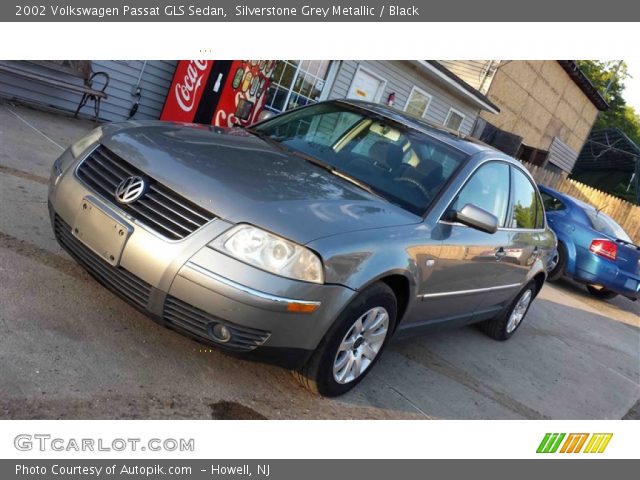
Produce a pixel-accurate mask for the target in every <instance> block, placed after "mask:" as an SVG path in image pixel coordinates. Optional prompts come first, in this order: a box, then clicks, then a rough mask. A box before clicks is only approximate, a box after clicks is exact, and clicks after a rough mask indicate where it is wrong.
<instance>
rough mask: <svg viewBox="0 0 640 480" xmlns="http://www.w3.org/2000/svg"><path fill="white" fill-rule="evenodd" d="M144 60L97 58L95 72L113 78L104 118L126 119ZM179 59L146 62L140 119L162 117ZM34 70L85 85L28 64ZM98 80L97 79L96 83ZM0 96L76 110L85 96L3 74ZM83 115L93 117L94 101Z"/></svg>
mask: <svg viewBox="0 0 640 480" xmlns="http://www.w3.org/2000/svg"><path fill="white" fill-rule="evenodd" d="M143 64H144V62H142V61H140V60H125V61H113V60H107V61H104V60H100V61H93V62H92V67H93V70H94V71H104V72H106V73H108V74H109V76H110V77H111V79H110V82H109V86H108V87H107V95H108V97H107V99H104V100H103V101H102V105H101V109H100V118H101V119H102V120H108V121H118V120H126V119H127V118H128V117H129V111H130V109H131V107H132V105H133V103H134V101H135V98H134V97H133V96H132V95H131V92H132V88H133V87H134V86H135V84H136V82H137V80H138V76H139V75H140V70H141V68H142V67H143ZM176 64H177V62H175V61H155V60H154V61H148V62H147V63H146V65H144V72H143V73H142V78H141V81H140V88H141V90H142V98H141V101H140V106H139V108H138V112H137V113H136V115H135V118H136V119H158V118H159V117H160V112H161V110H162V106H163V105H164V99H165V97H166V94H167V90H168V88H169V86H170V84H171V79H172V78H173V72H174V70H175V67H176ZM23 67H28V68H29V69H30V70H32V71H42V72H43V74H46V75H49V76H56V77H60V78H61V79H64V80H65V81H68V80H71V81H73V82H75V83H77V84H80V85H81V84H82V80H81V79H79V78H74V77H72V76H70V75H67V74H65V73H61V72H55V71H52V70H50V69H47V68H45V67H41V66H39V65H34V64H29V63H27V64H24V65H23ZM97 82H98V80H96V86H97V85H98V84H97ZM0 96H2V97H5V98H15V99H18V100H22V101H26V102H30V103H38V104H41V105H45V106H50V107H54V108H57V109H61V110H65V111H68V112H74V111H75V109H76V108H77V106H78V102H79V101H80V99H81V97H82V96H81V95H80V94H77V93H72V92H68V91H66V90H62V89H59V88H56V87H52V86H48V85H43V84H41V83H37V82H32V81H25V80H24V79H22V78H19V77H16V76H13V75H8V74H0ZM80 113H81V115H85V116H93V102H91V101H89V102H88V103H87V105H86V106H85V107H84V108H83V109H82V110H81V112H80Z"/></svg>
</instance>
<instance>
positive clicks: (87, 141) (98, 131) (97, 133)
mask: <svg viewBox="0 0 640 480" xmlns="http://www.w3.org/2000/svg"><path fill="white" fill-rule="evenodd" d="M100 137H102V127H98V128H95V129H93V130H91V131H90V132H89V133H88V134H87V135H85V136H84V137H82V138H81V139H80V140H78V141H77V142H75V143H74V144H73V145H71V154H72V155H73V157H74V158H78V157H79V156H80V155H82V154H83V153H84V152H85V151H86V150H87V148H89V147H90V146H91V145H93V144H94V143H96V142H98V141H99V140H100Z"/></svg>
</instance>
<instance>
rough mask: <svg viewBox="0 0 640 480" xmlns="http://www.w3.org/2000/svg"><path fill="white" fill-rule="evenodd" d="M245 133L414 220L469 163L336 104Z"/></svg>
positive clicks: (305, 110)
mask: <svg viewBox="0 0 640 480" xmlns="http://www.w3.org/2000/svg"><path fill="white" fill-rule="evenodd" d="M249 131H252V132H254V133H256V134H258V135H261V136H264V137H267V138H268V139H270V140H272V141H275V142H278V143H279V144H280V145H281V146H282V147H284V148H287V149H288V150H291V151H294V152H299V153H301V154H304V155H305V156H309V157H312V158H313V159H314V160H315V161H318V162H321V163H322V165H323V166H325V167H327V168H330V169H332V170H336V171H337V172H338V173H343V174H346V175H348V176H349V177H352V178H354V179H355V180H357V181H358V182H360V183H361V184H364V186H366V187H368V188H369V189H370V190H372V191H373V192H375V193H376V194H378V195H380V196H382V197H383V198H385V199H386V200H388V201H390V202H393V203H395V204H398V205H400V206H401V207H403V208H405V209H407V210H409V211H411V212H413V213H415V214H418V215H422V214H424V212H425V211H426V209H427V207H428V206H429V204H430V203H431V202H432V200H433V199H434V198H435V197H436V195H437V194H438V193H439V192H440V190H441V189H442V187H443V186H444V185H445V184H446V182H447V181H448V180H449V178H450V177H451V176H452V175H453V173H454V172H455V171H456V170H457V168H458V167H459V166H460V164H461V163H462V162H463V161H464V160H465V158H467V156H466V155H465V154H464V153H462V152H460V151H458V150H456V149H453V148H451V147H448V146H447V145H445V144H443V143H442V142H439V141H438V140H435V139H433V138H431V137H430V136H428V135H426V134H424V133H420V132H418V131H414V130H412V129H409V128H407V127H404V126H401V125H398V124H396V123H395V122H392V121H391V120H388V119H385V118H384V117H380V116H377V115H375V114H373V113H368V112H366V111H362V110H360V109H350V108H349V107H348V106H346V105H340V104H318V105H314V106H311V107H307V108H303V109H300V110H296V111H293V112H290V113H285V114H283V115H280V116H278V117H275V118H273V119H271V120H267V121H266V122H263V123H261V124H259V125H257V126H255V127H253V128H252V129H249Z"/></svg>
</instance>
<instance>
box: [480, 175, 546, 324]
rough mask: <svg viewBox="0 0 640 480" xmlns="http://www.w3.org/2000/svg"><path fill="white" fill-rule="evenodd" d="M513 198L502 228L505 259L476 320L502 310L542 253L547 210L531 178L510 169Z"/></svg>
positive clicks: (524, 280)
mask: <svg viewBox="0 0 640 480" xmlns="http://www.w3.org/2000/svg"><path fill="white" fill-rule="evenodd" d="M510 169H511V195H510V202H509V213H508V215H507V222H506V225H505V227H504V229H503V233H504V235H505V237H504V242H505V243H504V247H503V248H504V257H503V258H502V259H501V260H500V261H499V262H497V263H496V278H495V285H497V286H503V287H504V288H497V289H495V290H493V291H492V292H490V293H489V294H487V295H486V296H484V297H483V299H482V302H481V303H480V307H479V308H478V310H477V312H476V315H477V318H476V319H481V318H491V317H492V316H494V315H495V314H496V313H498V312H499V311H501V310H502V309H503V308H504V307H505V306H506V305H507V304H508V303H509V302H510V301H511V300H512V299H513V296H514V294H515V293H516V292H517V291H518V290H519V289H520V288H521V287H522V285H523V284H524V283H525V282H526V281H527V276H528V274H529V271H530V270H531V268H532V267H533V265H534V263H535V261H536V260H537V258H538V257H540V256H542V255H543V254H544V255H546V251H545V252H543V248H545V247H544V246H543V244H546V243H547V242H544V241H543V238H541V235H544V210H543V208H542V202H541V200H540V197H539V195H538V191H537V189H536V188H535V186H534V184H533V183H532V182H531V180H530V179H529V177H528V176H527V175H526V174H525V173H524V172H523V171H522V170H521V169H520V168H519V167H515V166H511V167H510Z"/></svg>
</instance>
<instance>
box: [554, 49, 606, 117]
mask: <svg viewBox="0 0 640 480" xmlns="http://www.w3.org/2000/svg"><path fill="white" fill-rule="evenodd" d="M558 63H559V64H560V66H561V67H562V68H564V71H565V72H567V75H569V77H571V80H573V82H574V83H575V84H576V85H577V86H578V88H580V90H582V93H584V94H585V95H586V97H587V98H588V99H589V101H591V103H593V105H594V106H595V107H596V108H597V109H598V110H600V111H601V112H603V111H605V110H607V109H608V108H609V104H608V103H607V101H606V100H605V99H604V97H603V96H602V95H601V94H600V92H599V91H598V89H597V88H596V87H595V86H594V85H593V83H591V80H589V79H588V78H587V76H586V75H585V74H584V72H583V71H582V70H580V67H578V64H577V63H576V62H575V61H574V60H558Z"/></svg>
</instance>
